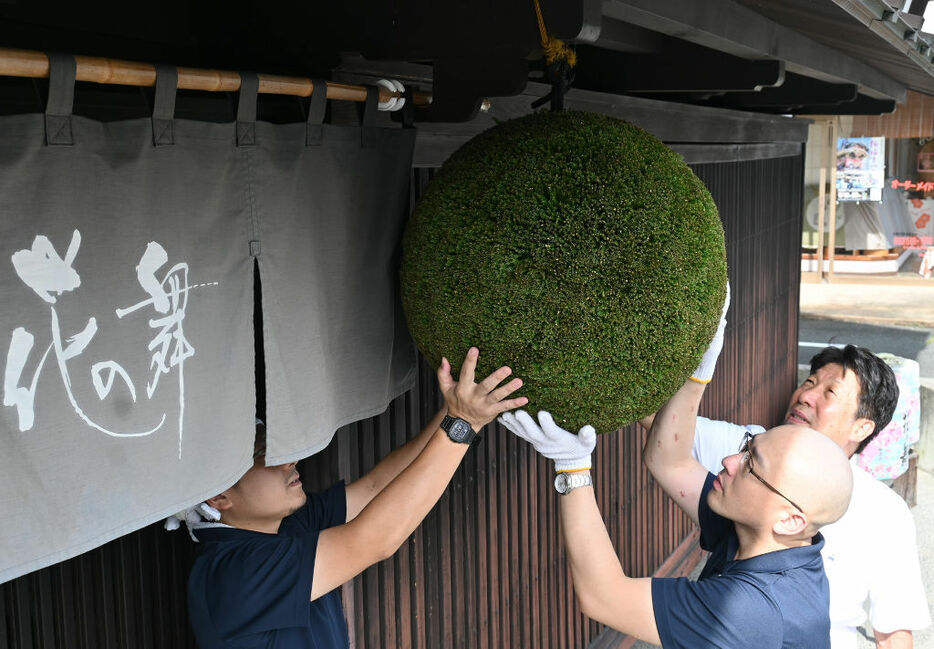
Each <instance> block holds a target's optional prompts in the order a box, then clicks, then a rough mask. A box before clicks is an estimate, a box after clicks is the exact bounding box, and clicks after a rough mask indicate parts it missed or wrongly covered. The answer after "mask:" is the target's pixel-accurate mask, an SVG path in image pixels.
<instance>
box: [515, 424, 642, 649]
mask: <svg viewBox="0 0 934 649" xmlns="http://www.w3.org/2000/svg"><path fill="white" fill-rule="evenodd" d="M500 422H502V424H503V425H504V426H506V428H508V429H509V430H511V431H512V432H513V433H515V434H516V435H518V436H519V437H521V438H523V439H524V440H526V441H528V442H529V443H531V444H532V446H534V447H535V450H536V451H538V452H539V453H541V454H542V455H544V456H545V457H547V458H550V459H552V460H554V461H555V469H556V471H557V472H558V473H568V474H576V475H589V474H588V471H589V469H590V462H591V452H592V451H593V448H594V446H595V445H596V441H597V440H596V434H595V432H594V429H593V427H591V426H584V427H583V428H582V429H581V430H580V432H579V433H578V434H577V435H574V434H573V433H570V432H568V431H566V430H564V429H562V428H560V427H559V426H558V425H557V424H555V423H554V420H553V419H552V417H551V415H550V414H549V413H547V412H540V413H538V423H536V422H535V420H534V419H532V417H531V416H530V415H529V414H528V413H526V412H524V411H522V412H518V413H516V414H512V413H506V414H505V415H503V416H502V417H500ZM557 497H558V498H559V511H560V517H561V530H562V534H563V536H564V544H565V549H566V551H567V556H568V565H569V566H570V568H571V578H572V580H573V582H574V592H575V594H576V595H577V601H578V603H579V604H580V607H581V610H582V611H583V612H584V614H585V615H587V616H588V617H591V618H593V619H594V620H597V621H598V622H602V623H603V624H606V625H609V626H611V627H613V628H614V629H618V630H620V631H622V632H624V633H628V634H629V635H632V636H635V637H637V638H640V639H642V640H646V641H648V642H653V643H655V644H658V643H659V638H658V630H657V628H656V626H655V614H654V612H653V608H652V580H651V579H648V578H641V579H634V578H632V577H628V576H626V574H625V572H623V567H622V565H621V564H620V562H619V558H618V557H617V555H616V551H615V550H614V549H613V544H612V543H611V541H610V537H609V534H607V531H606V526H605V525H604V524H603V518H601V516H600V510H599V509H598V508H597V501H596V499H595V496H594V490H593V487H592V486H585V487H578V488H576V489H573V490H572V491H571V492H570V493H567V494H565V495H563V496H557Z"/></svg>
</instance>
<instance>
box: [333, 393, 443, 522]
mask: <svg viewBox="0 0 934 649" xmlns="http://www.w3.org/2000/svg"><path fill="white" fill-rule="evenodd" d="M446 414H447V407H446V406H445V407H443V408H441V410H439V411H438V412H437V414H435V416H434V417H432V418H431V420H430V421H429V422H428V425H427V426H425V427H424V428H423V429H422V431H421V432H420V433H419V434H418V435H416V436H415V437H413V438H412V439H410V440H409V441H408V442H406V443H405V444H403V445H402V446H400V447H399V448H397V449H395V450H394V451H392V453H390V454H389V455H387V456H386V457H384V458H383V459H382V460H380V461H379V463H378V464H377V465H376V466H374V467H373V468H372V469H370V470H369V471H368V472H367V473H366V474H365V475H364V476H362V477H361V478H358V479H357V480H354V481H353V482H351V483H350V484H349V485H347V521H352V520H353V519H354V518H356V517H357V514H359V513H360V512H361V511H363V508H364V507H366V506H367V505H368V504H369V503H370V501H371V500H373V498H374V497H375V496H376V494H378V493H379V492H381V491H382V490H383V489H384V488H385V487H386V485H388V484H389V483H390V482H392V481H393V480H395V478H396V476H397V475H399V474H400V473H402V471H403V470H404V469H405V468H406V467H407V466H409V464H411V463H412V460H414V459H415V458H416V457H418V454H419V453H421V452H422V449H424V448H425V446H426V445H427V444H428V441H429V440H430V439H431V437H432V435H434V434H435V432H436V431H437V430H438V426H440V425H441V420H442V419H443V418H444V416H445V415H446Z"/></svg>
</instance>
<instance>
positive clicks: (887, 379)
mask: <svg viewBox="0 0 934 649" xmlns="http://www.w3.org/2000/svg"><path fill="white" fill-rule="evenodd" d="M897 401H898V387H897V385H896V383H895V376H894V374H893V373H892V370H891V369H890V368H889V367H888V365H886V363H885V362H884V361H883V360H882V359H881V358H879V357H878V356H876V355H875V354H873V353H872V352H870V351H869V350H867V349H864V348H861V347H854V346H852V345H848V346H847V347H845V348H843V349H838V348H836V347H827V348H825V349H823V350H821V351H820V352H819V353H818V354H817V355H816V356H814V358H813V359H811V368H810V374H809V376H808V377H807V379H805V381H804V383H802V384H801V386H800V387H798V389H797V390H795V392H794V393H793V394H792V395H791V399H790V400H789V404H788V409H787V411H786V413H785V417H784V422H785V423H786V424H804V425H808V426H810V427H812V428H814V429H815V430H817V431H820V432H821V433H823V434H824V435H826V436H827V437H829V438H830V439H832V440H833V441H834V442H835V443H836V444H837V445H838V446H839V447H840V448H842V449H843V451H844V453H845V454H846V455H847V456H848V457H851V458H852V457H853V456H854V455H855V454H856V453H859V452H860V451H862V450H863V448H865V447H866V445H867V444H869V442H870V441H871V440H872V439H873V438H874V437H875V436H876V435H877V434H878V433H879V431H881V430H882V429H883V428H885V427H886V425H887V424H888V423H889V421H890V420H891V418H892V413H893V412H894V410H895V406H896V403H897ZM641 423H642V424H643V426H645V427H646V428H649V427H651V425H652V418H647V419H646V420H643V421H642V422H641ZM762 430H764V429H763V428H762V427H761V426H737V425H736V424H731V423H729V422H724V421H711V420H709V419H705V418H703V417H698V418H697V426H696V430H695V439H694V456H695V457H696V458H697V459H698V460H699V461H700V462H701V464H703V465H704V466H705V467H707V468H708V469H710V470H711V471H717V470H719V468H720V458H722V457H723V456H724V455H727V454H728V453H730V452H732V450H733V449H735V448H736V445H737V443H738V440H740V439H744V438H745V437H747V436H748V435H749V434H750V433H752V434H755V433H759V432H761V431H762ZM851 465H852V471H853V498H852V501H851V503H850V508H849V510H848V511H847V513H846V515H844V516H843V517H842V518H841V519H840V520H839V521H837V522H836V523H834V524H833V525H829V526H827V527H825V528H824V529H822V530H821V532H822V534H823V535H824V537H825V539H826V544H825V545H824V549H823V551H822V552H821V554H822V556H823V559H824V569H825V570H826V573H827V579H828V581H829V582H830V620H831V634H830V635H831V646H832V647H833V649H856V646H857V637H858V631H857V628H858V627H859V626H860V625H862V624H863V622H864V621H865V620H866V617H867V616H866V611H865V610H864V603H865V602H866V601H867V599H868V601H869V620H870V622H871V623H872V627H873V633H874V635H875V640H876V643H877V645H878V646H879V647H880V648H885V649H911V647H912V646H913V644H914V643H913V635H912V630H915V629H922V628H924V627H926V626H928V625H929V624H930V623H931V618H930V614H929V612H928V605H927V598H926V597H925V593H924V585H923V583H922V581H921V568H920V565H919V562H918V549H917V544H916V540H915V527H914V520H913V519H912V517H911V512H910V511H909V510H908V506H907V505H906V504H905V501H903V500H902V499H901V498H900V497H899V496H898V495H897V494H896V493H895V492H894V491H892V490H891V489H889V488H888V487H887V486H885V485H884V484H883V483H881V482H879V481H878V480H876V479H874V478H873V477H872V476H870V475H869V474H868V473H866V472H865V471H863V470H862V469H861V468H859V467H858V466H857V465H856V463H855V461H854V462H851Z"/></svg>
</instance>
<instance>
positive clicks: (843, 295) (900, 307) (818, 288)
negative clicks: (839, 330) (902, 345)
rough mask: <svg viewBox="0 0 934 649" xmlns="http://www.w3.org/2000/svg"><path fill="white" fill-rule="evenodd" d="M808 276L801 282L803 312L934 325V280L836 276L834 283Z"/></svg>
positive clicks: (837, 318)
mask: <svg viewBox="0 0 934 649" xmlns="http://www.w3.org/2000/svg"><path fill="white" fill-rule="evenodd" d="M915 277H917V276H915ZM807 279H810V278H807V277H805V281H803V282H802V283H801V315H808V316H812V317H817V318H831V319H836V320H847V321H849V322H868V323H873V324H905V325H920V326H925V327H934V279H927V280H925V279H921V278H920V277H918V279H917V280H914V278H910V280H911V281H907V280H906V279H902V278H900V277H899V276H892V277H859V276H852V275H851V276H840V275H837V276H835V277H834V281H833V283H832V284H828V283H820V284H817V283H813V282H808V281H807Z"/></svg>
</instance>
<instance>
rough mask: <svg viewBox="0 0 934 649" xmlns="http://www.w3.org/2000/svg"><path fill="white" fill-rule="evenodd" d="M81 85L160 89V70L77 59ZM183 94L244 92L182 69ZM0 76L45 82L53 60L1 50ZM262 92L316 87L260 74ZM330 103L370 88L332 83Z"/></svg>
mask: <svg viewBox="0 0 934 649" xmlns="http://www.w3.org/2000/svg"><path fill="white" fill-rule="evenodd" d="M75 63H76V64H77V69H76V73H75V78H76V80H78V81H91V82H93V83H102V84H111V85H121V86H143V87H153V86H155V85H156V66H154V65H153V64H151V63H138V62H135V61H120V60H117V59H106V58H100V57H96V56H79V55H76V56H75ZM177 70H178V88H179V90H206V91H208V92H236V91H238V90H240V74H239V73H238V72H231V71H229V70H204V69H200V68H185V67H179V68H177ZM0 76H5V77H29V78H33V79H43V78H48V76H49V58H48V57H47V56H46V55H45V53H44V52H36V51H32V50H16V49H10V48H0ZM258 76H259V92H260V93H263V94H267V95H294V96H298V97H309V96H310V95H311V92H312V90H313V89H314V84H313V83H312V81H311V79H306V78H304V77H285V76H277V75H273V74H259V75H258ZM326 83H327V87H328V94H327V97H328V99H342V100H345V101H365V100H366V87H365V86H357V85H351V84H347V83H335V82H333V81H328V82H326ZM398 96H399V93H398V92H392V91H390V90H387V89H386V88H380V89H379V100H380V101H389V100H390V99H391V98H393V97H398ZM412 99H413V100H414V102H415V105H416V106H427V105H428V104H430V103H431V95H429V94H427V93H422V92H416V93H414V96H413V97H412Z"/></svg>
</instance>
